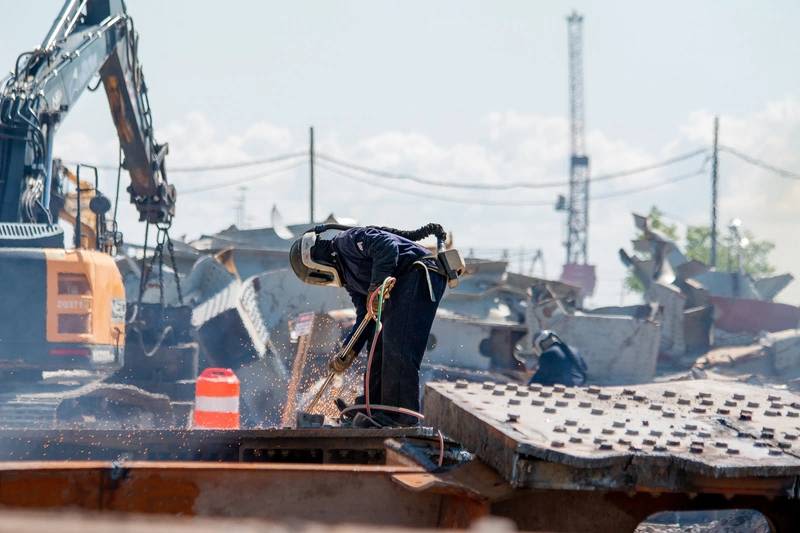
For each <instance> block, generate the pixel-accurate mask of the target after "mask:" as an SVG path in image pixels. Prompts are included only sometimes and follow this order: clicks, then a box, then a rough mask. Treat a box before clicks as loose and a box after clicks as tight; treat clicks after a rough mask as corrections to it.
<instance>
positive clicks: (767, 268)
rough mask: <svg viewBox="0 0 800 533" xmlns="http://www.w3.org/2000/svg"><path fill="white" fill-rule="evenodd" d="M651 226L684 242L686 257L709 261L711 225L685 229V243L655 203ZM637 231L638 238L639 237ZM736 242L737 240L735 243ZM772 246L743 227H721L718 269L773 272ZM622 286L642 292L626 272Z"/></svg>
mask: <svg viewBox="0 0 800 533" xmlns="http://www.w3.org/2000/svg"><path fill="white" fill-rule="evenodd" d="M649 217H650V227H651V228H652V229H655V230H658V231H659V232H661V233H662V234H664V235H665V236H666V237H669V238H670V239H672V240H674V241H675V242H676V243H677V244H678V245H679V246H681V245H682V244H683V252H684V254H686V257H688V258H689V259H694V260H697V261H701V262H703V263H705V264H707V265H709V264H710V263H711V228H709V227H708V226H689V227H687V228H686V238H685V242H684V243H680V242H679V240H678V228H677V226H675V225H673V224H667V223H665V222H664V220H663V213H662V212H661V211H660V210H659V209H658V208H657V207H655V206H653V207H652V208H651V209H650V214H649ZM641 237H642V234H641V232H639V234H638V235H637V238H641ZM737 241H738V242H737ZM774 248H775V243H773V242H771V241H768V240H761V239H757V238H756V236H755V235H753V233H752V232H751V231H748V230H744V231H742V232H740V235H739V236H738V238H737V236H736V234H735V233H734V232H733V231H728V229H727V228H722V231H721V232H720V233H719V234H718V237H717V270H718V271H720V272H736V271H737V270H738V269H739V261H740V260H741V268H742V271H744V272H745V273H747V274H750V275H751V276H753V277H756V278H758V277H763V276H769V275H771V274H774V273H775V267H774V266H772V264H771V263H770V261H769V254H770V252H772V250H773V249H774ZM625 286H626V288H627V289H628V290H630V291H633V292H639V293H641V292H644V286H643V285H642V283H641V282H640V281H639V280H638V279H637V278H636V276H634V275H633V272H628V275H627V277H626V278H625Z"/></svg>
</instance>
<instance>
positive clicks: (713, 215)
mask: <svg viewBox="0 0 800 533" xmlns="http://www.w3.org/2000/svg"><path fill="white" fill-rule="evenodd" d="M718 139H719V117H718V116H716V117H714V154H713V156H712V163H711V261H710V262H711V266H712V267H716V266H717V184H718V174H717V170H718V166H717V163H718V157H717V156H718V155H719V150H718Z"/></svg>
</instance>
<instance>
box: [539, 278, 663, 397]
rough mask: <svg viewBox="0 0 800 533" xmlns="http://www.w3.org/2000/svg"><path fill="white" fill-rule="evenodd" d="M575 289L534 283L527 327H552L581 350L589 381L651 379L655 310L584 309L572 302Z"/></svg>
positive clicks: (656, 329)
mask: <svg viewBox="0 0 800 533" xmlns="http://www.w3.org/2000/svg"><path fill="white" fill-rule="evenodd" d="M577 294H578V289H577V288H573V287H571V286H568V285H566V284H559V285H556V284H552V283H550V282H545V281H543V280H540V281H538V282H537V283H535V284H534V285H533V287H532V290H531V294H530V304H529V306H528V320H527V323H528V328H529V331H530V332H531V333H532V334H535V332H537V331H540V330H543V329H550V330H553V331H555V332H556V333H557V334H558V335H559V336H560V337H561V338H562V339H563V340H564V341H565V342H566V343H567V344H569V345H570V346H573V347H575V348H576V349H577V350H579V351H580V354H581V356H583V358H584V359H585V361H586V363H587V365H588V367H589V370H588V379H589V381H590V382H593V383H602V384H623V383H642V382H646V381H650V380H652V379H653V377H654V376H655V371H656V359H657V357H658V349H659V341H660V327H661V326H660V324H659V323H658V322H657V321H656V314H655V311H654V310H653V309H652V308H651V307H649V306H634V307H631V308H615V309H611V308H605V309H598V310H594V311H591V310H588V311H582V310H579V309H578V308H577V307H576V306H577V302H578V301H579V300H578V299H577ZM527 342H530V336H529V337H528V339H527ZM526 348H527V347H526ZM527 349H530V348H527Z"/></svg>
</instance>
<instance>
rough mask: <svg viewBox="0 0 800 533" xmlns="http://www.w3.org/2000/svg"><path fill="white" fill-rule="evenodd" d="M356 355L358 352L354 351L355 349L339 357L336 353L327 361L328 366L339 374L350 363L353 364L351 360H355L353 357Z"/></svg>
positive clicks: (348, 366)
mask: <svg viewBox="0 0 800 533" xmlns="http://www.w3.org/2000/svg"><path fill="white" fill-rule="evenodd" d="M357 356H358V352H356V351H355V350H350V351H348V352H347V353H345V354H344V355H343V356H342V357H339V356H338V355H336V356H334V357H333V358H332V359H331V362H330V363H328V368H329V369H330V370H331V371H332V372H336V373H337V374H341V373H342V372H344V371H345V370H347V369H348V368H350V365H352V364H353V361H354V360H355V358H356V357H357Z"/></svg>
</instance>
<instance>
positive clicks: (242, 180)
mask: <svg viewBox="0 0 800 533" xmlns="http://www.w3.org/2000/svg"><path fill="white" fill-rule="evenodd" d="M305 164H306V161H305V160H303V161H296V162H294V163H292V164H291V165H285V166H283V167H280V168H276V169H273V170H271V171H270V172H260V173H258V174H253V175H251V176H246V177H244V178H239V179H236V180H231V181H226V182H223V183H213V184H211V185H206V186H202V187H195V188H190V189H178V194H179V195H180V196H185V195H187V194H195V193H199V192H207V191H214V190H217V189H224V188H225V187H233V186H234V185H241V184H242V183H247V182H250V181H256V180H260V179H263V178H268V177H270V176H275V175H278V174H283V173H284V172H288V171H290V170H294V169H296V168H300V167H301V166H303V165H305Z"/></svg>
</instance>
